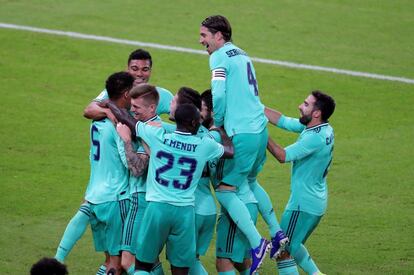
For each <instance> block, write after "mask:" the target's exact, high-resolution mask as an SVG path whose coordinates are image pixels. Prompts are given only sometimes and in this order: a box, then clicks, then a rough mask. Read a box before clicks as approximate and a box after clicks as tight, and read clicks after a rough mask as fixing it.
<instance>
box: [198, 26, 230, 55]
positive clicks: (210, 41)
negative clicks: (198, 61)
mask: <svg viewBox="0 0 414 275" xmlns="http://www.w3.org/2000/svg"><path fill="white" fill-rule="evenodd" d="M199 42H200V44H201V45H203V46H204V47H206V50H207V52H208V54H210V55H211V54H212V53H213V52H214V51H215V50H217V49H219V48H221V47H222V46H223V45H224V43H225V41H224V40H223V36H222V34H221V32H216V33H214V34H213V33H211V32H210V31H209V30H208V28H206V27H204V26H201V27H200V39H199Z"/></svg>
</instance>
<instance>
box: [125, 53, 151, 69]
mask: <svg viewBox="0 0 414 275" xmlns="http://www.w3.org/2000/svg"><path fill="white" fill-rule="evenodd" d="M131 60H149V62H150V67H152V58H151V55H150V53H149V52H148V51H146V50H143V49H137V50H135V51H133V52H132V53H131V54H130V55H129V57H128V65H129V62H131Z"/></svg>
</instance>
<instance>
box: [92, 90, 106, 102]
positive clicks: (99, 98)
mask: <svg viewBox="0 0 414 275" xmlns="http://www.w3.org/2000/svg"><path fill="white" fill-rule="evenodd" d="M106 99H109V96H108V92H107V91H106V89H105V90H103V91H102V92H101V93H100V94H99V95H98V96H97V97H95V99H94V100H93V101H98V102H101V101H104V100H106Z"/></svg>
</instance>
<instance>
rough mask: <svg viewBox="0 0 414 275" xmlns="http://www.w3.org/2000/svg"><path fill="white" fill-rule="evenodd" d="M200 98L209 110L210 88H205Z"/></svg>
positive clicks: (210, 104) (211, 97) (211, 96)
mask: <svg viewBox="0 0 414 275" xmlns="http://www.w3.org/2000/svg"><path fill="white" fill-rule="evenodd" d="M201 100H202V101H204V104H206V106H207V109H208V110H209V111H210V112H211V111H212V110H213V94H212V93H211V89H207V90H205V91H204V92H203V93H202V94H201Z"/></svg>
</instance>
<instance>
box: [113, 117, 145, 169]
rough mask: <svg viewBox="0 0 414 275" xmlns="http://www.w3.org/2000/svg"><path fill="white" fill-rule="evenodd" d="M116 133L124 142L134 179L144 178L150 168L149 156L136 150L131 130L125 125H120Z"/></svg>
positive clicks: (129, 167) (117, 126)
mask: <svg viewBox="0 0 414 275" xmlns="http://www.w3.org/2000/svg"><path fill="white" fill-rule="evenodd" d="M116 131H117V132H118V134H119V136H120V137H121V139H122V140H123V141H124V147H125V155H126V160H127V164H128V169H129V170H130V171H131V173H132V175H134V177H140V176H142V175H143V174H144V173H145V172H146V171H147V167H148V162H149V156H148V155H147V154H145V153H144V152H143V153H137V152H136V151H135V150H134V147H133V146H132V142H131V130H130V129H129V128H128V126H126V125H125V124H122V123H118V124H117V125H116Z"/></svg>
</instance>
